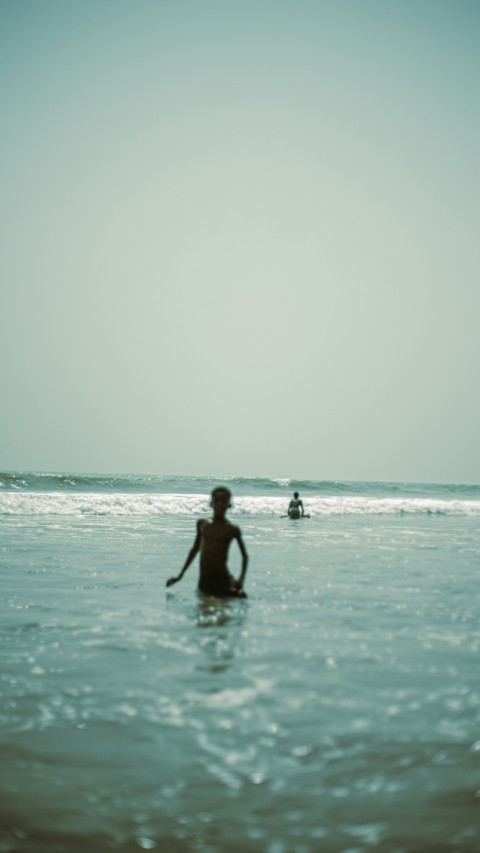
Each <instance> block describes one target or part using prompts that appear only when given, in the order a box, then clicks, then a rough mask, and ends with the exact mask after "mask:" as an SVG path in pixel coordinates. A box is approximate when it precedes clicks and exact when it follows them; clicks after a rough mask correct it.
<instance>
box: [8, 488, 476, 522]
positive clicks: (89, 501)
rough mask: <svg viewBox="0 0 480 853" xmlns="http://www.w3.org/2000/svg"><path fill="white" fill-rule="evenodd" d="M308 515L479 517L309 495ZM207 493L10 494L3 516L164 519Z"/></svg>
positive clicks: (260, 507) (259, 504) (430, 506)
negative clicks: (150, 517)
mask: <svg viewBox="0 0 480 853" xmlns="http://www.w3.org/2000/svg"><path fill="white" fill-rule="evenodd" d="M286 508H287V505H286V502H285V498H282V497H278V496H266V497H261V496H254V497H253V496H242V497H238V498H236V499H234V501H233V506H232V509H231V513H230V514H231V516H233V517H234V516H235V515H249V516H266V515H268V516H271V515H277V516H281V515H283V514H285V512H286ZM305 509H306V512H308V513H309V515H310V516H311V517H315V516H332V515H399V514H423V515H426V514H428V515H456V516H480V501H478V500H442V499H434V498H411V497H409V498H406V497H404V498H373V497H358V496H350V497H349V496H335V497H309V498H308V500H306V501H305ZM210 512H211V510H210V499H209V496H208V495H192V494H176V493H175V494H151V493H148V494H144V493H135V494H125V493H114V494H106V493H90V492H83V493H59V492H41V493H39V492H8V493H3V494H0V514H3V515H18V516H30V515H60V516H96V515H98V516H102V515H103V516H159V515H160V516H161V515H167V516H172V515H184V516H190V515H198V516H202V515H209V514H210Z"/></svg>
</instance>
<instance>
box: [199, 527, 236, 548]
mask: <svg viewBox="0 0 480 853" xmlns="http://www.w3.org/2000/svg"><path fill="white" fill-rule="evenodd" d="M202 538H203V540H204V541H205V543H208V544H209V545H215V544H218V545H228V544H229V543H230V542H231V540H232V539H233V528H232V527H231V526H230V525H229V524H225V525H223V524H211V523H209V522H206V523H205V524H204V525H203V528H202Z"/></svg>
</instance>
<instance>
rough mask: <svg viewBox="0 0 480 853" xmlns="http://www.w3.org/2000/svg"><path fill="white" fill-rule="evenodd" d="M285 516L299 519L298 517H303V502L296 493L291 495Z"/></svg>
mask: <svg viewBox="0 0 480 853" xmlns="http://www.w3.org/2000/svg"><path fill="white" fill-rule="evenodd" d="M287 515H288V517H289V518H300V515H301V517H302V518H303V516H304V515H305V511H304V509H303V502H302V501H301V500H300V496H299V494H298V492H294V493H293V498H292V500H291V501H290V503H289V505H288V510H287Z"/></svg>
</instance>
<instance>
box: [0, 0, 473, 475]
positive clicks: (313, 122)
mask: <svg viewBox="0 0 480 853" xmlns="http://www.w3.org/2000/svg"><path fill="white" fill-rule="evenodd" d="M479 43H480V4H479V3H478V2H477V0H316V1H315V0H71V2H66V0H0V110H1V113H0V114H1V116H2V130H1V133H0V170H1V172H0V186H1V192H0V282H1V290H0V310H1V320H2V322H1V329H2V331H1V336H0V363H1V374H0V375H1V398H0V399H1V401H2V416H1V418H0V468H1V469H3V470H35V471H76V472H81V471H83V472H91V473H136V474H142V473H143V474H162V473H165V474H167V473H168V474H197V475H206V476H229V475H232V476H233V475H244V476H266V477H292V478H311V479H324V480H383V481H389V480H390V481H409V482H413V481H415V482H451V483H480V453H479V436H480V429H479V426H480V395H479V392H478V375H479V367H480V335H479V318H480V286H479V284H480V283H479V275H478V273H479V268H480V240H479V233H478V232H479V222H480V166H479V162H480V161H479V151H480V110H479V94H478V93H479V91H480V54H479V51H478V45H479Z"/></svg>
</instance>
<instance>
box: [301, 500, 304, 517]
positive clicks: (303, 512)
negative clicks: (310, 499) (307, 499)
mask: <svg viewBox="0 0 480 853" xmlns="http://www.w3.org/2000/svg"><path fill="white" fill-rule="evenodd" d="M300 506H301V507H302V515H305V510H304V509H303V501H300Z"/></svg>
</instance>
